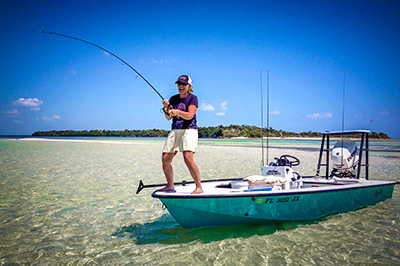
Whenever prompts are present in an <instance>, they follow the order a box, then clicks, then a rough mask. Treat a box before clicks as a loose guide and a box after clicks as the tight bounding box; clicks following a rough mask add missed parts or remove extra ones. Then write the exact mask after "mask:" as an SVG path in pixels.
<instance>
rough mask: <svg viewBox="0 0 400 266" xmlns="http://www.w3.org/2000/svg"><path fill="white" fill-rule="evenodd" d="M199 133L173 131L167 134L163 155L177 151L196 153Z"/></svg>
mask: <svg viewBox="0 0 400 266" xmlns="http://www.w3.org/2000/svg"><path fill="white" fill-rule="evenodd" d="M198 139H199V133H198V131H197V129H174V130H172V131H171V132H169V134H168V137H167V139H166V140H165V143H164V148H163V153H175V152H177V151H181V152H182V151H192V152H196V151H197V142H198Z"/></svg>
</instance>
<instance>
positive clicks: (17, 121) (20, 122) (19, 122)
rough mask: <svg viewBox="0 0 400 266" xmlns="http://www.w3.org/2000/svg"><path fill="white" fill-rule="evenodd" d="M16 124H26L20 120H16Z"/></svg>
mask: <svg viewBox="0 0 400 266" xmlns="http://www.w3.org/2000/svg"><path fill="white" fill-rule="evenodd" d="M13 123H14V124H23V123H24V122H22V121H19V120H14V122H13Z"/></svg>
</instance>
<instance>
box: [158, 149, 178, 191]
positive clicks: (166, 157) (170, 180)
mask: <svg viewBox="0 0 400 266" xmlns="http://www.w3.org/2000/svg"><path fill="white" fill-rule="evenodd" d="M175 155H176V152H175V153H163V155H162V167H163V171H164V174H165V178H166V179H167V186H166V187H165V188H163V189H160V190H159V191H174V190H175V187H174V170H173V169H172V160H173V159H174V156H175Z"/></svg>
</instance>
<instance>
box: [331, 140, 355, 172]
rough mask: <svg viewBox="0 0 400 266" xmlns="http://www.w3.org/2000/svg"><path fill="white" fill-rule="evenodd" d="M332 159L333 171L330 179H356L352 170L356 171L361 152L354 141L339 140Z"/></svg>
mask: <svg viewBox="0 0 400 266" xmlns="http://www.w3.org/2000/svg"><path fill="white" fill-rule="evenodd" d="M331 159H332V162H333V170H332V172H331V175H330V177H350V178H355V175H354V174H353V173H352V172H350V170H355V169H356V167H357V164H358V159H359V150H358V149H357V144H356V143H355V142H354V141H353V140H351V139H349V138H345V139H342V140H339V141H338V142H337V143H336V144H335V146H334V147H333V149H332V154H331Z"/></svg>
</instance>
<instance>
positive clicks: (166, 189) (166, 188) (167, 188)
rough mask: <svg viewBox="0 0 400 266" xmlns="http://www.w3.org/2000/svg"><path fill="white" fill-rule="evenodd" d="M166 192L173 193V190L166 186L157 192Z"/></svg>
mask: <svg viewBox="0 0 400 266" xmlns="http://www.w3.org/2000/svg"><path fill="white" fill-rule="evenodd" d="M166 191H175V188H174V187H169V186H166V187H165V188H163V189H160V190H159V192H166Z"/></svg>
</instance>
